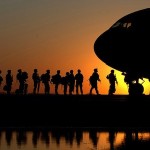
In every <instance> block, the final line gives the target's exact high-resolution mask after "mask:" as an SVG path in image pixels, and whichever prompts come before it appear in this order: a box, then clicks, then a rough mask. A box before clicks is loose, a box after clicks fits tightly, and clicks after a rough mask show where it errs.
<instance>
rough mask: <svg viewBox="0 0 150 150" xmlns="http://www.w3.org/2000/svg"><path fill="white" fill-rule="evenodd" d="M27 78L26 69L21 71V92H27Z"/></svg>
mask: <svg viewBox="0 0 150 150" xmlns="http://www.w3.org/2000/svg"><path fill="white" fill-rule="evenodd" d="M27 79H28V73H27V72H26V71H24V72H22V80H23V83H24V84H23V94H27V89H28V84H27Z"/></svg>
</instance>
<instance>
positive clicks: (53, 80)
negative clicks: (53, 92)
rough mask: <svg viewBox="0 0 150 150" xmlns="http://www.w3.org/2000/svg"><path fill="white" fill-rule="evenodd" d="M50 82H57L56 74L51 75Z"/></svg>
mask: <svg viewBox="0 0 150 150" xmlns="http://www.w3.org/2000/svg"><path fill="white" fill-rule="evenodd" d="M51 82H52V83H53V84H56V82H57V76H56V75H53V76H52V79H51Z"/></svg>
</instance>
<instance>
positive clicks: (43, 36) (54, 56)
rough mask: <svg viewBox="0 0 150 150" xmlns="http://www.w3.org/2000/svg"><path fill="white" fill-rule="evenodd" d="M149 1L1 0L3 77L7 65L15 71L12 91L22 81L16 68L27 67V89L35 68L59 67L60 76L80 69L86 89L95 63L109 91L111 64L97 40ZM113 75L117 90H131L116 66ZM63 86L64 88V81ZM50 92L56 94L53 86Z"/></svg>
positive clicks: (102, 89)
mask: <svg viewBox="0 0 150 150" xmlns="http://www.w3.org/2000/svg"><path fill="white" fill-rule="evenodd" d="M149 6H150V1H148V0H80V1H79V0H0V70H2V76H3V77H5V75H6V71H7V70H8V69H11V70H12V74H13V76H14V83H13V90H12V91H14V90H15V89H16V88H17V86H18V83H17V81H16V79H15V76H16V73H17V70H18V69H19V68H21V69H22V70H23V71H27V72H28V73H29V79H28V84H29V92H32V89H33V83H32V80H31V75H32V73H33V69H34V68H37V69H38V70H39V74H40V75H41V74H42V73H45V70H47V69H50V70H51V75H54V74H55V73H56V70H57V69H59V70H61V75H62V76H65V73H66V72H67V71H69V70H70V69H73V70H74V73H75V74H76V72H77V69H81V71H82V73H83V75H84V85H83V90H84V93H85V94H87V93H89V90H90V85H89V81H88V79H89V76H90V75H91V74H92V73H93V69H94V68H98V73H99V75H100V78H101V83H99V84H98V88H99V92H100V93H101V94H107V93H108V89H109V82H108V80H107V79H106V75H107V74H109V73H110V70H111V69H112V68H110V67H109V66H107V65H106V64H105V63H103V62H102V61H101V60H99V59H98V57H97V56H96V55H95V53H94V49H93V45H94V42H95V40H96V38H97V37H98V36H99V35H100V34H102V33H103V32H104V31H106V30H107V29H108V28H109V27H110V26H111V25H112V24H114V23H115V22H116V21H117V20H118V19H120V18H121V17H123V16H125V15H127V14H129V13H131V12H134V11H137V10H140V9H145V8H148V7H149ZM118 57H121V56H118ZM115 74H116V76H117V78H118V83H119V84H118V86H117V87H116V88H117V90H116V94H127V85H126V84H125V83H124V76H122V75H121V72H119V71H117V70H115ZM144 80H145V83H144V84H143V85H144V88H145V90H144V93H145V94H149V93H150V83H149V81H148V80H147V79H144ZM4 84H5V82H4V83H3V85H4ZM41 86H43V85H41ZM1 88H2V87H1ZM42 88H43V87H41V92H43V90H42ZM1 91H2V89H1ZM59 91H60V93H61V92H62V87H61V86H60V88H59ZM51 93H54V86H53V85H51ZM93 93H95V92H93Z"/></svg>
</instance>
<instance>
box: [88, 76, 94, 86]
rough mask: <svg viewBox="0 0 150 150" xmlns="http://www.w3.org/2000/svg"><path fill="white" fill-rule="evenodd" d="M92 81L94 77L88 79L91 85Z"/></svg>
mask: <svg viewBox="0 0 150 150" xmlns="http://www.w3.org/2000/svg"><path fill="white" fill-rule="evenodd" d="M93 79H94V77H93V76H92V75H91V76H90V78H89V81H90V84H91V85H92V84H93Z"/></svg>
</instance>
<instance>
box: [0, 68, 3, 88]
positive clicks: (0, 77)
mask: <svg viewBox="0 0 150 150" xmlns="http://www.w3.org/2000/svg"><path fill="white" fill-rule="evenodd" d="M1 73H2V71H1V70H0V87H1V84H2V81H3V77H2V75H1Z"/></svg>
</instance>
